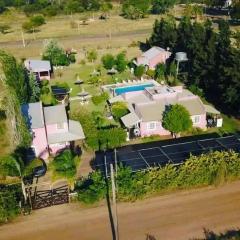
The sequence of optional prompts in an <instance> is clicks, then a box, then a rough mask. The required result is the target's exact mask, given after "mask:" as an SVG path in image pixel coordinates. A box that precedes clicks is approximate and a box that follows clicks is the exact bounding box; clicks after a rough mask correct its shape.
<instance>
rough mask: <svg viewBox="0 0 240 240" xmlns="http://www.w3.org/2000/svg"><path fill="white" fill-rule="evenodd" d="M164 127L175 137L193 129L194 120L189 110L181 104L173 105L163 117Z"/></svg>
mask: <svg viewBox="0 0 240 240" xmlns="http://www.w3.org/2000/svg"><path fill="white" fill-rule="evenodd" d="M162 122H163V127H164V128H165V129H167V130H169V131H170V132H171V133H172V134H173V135H174V137H176V136H177V134H180V133H181V132H184V131H187V130H189V129H190V128H191V127H192V124H193V123H192V120H191V118H190V114H189V112H188V111H187V109H186V108H185V107H184V106H182V105H179V104H175V105H171V106H170V107H169V108H168V109H167V110H166V111H165V113H164V115H163V121H162Z"/></svg>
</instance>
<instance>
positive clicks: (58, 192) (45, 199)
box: [30, 185, 69, 210]
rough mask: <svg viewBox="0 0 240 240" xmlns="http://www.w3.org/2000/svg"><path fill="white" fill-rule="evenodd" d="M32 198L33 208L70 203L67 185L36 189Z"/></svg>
mask: <svg viewBox="0 0 240 240" xmlns="http://www.w3.org/2000/svg"><path fill="white" fill-rule="evenodd" d="M30 200H31V206H32V209H33V210H36V209H40V208H45V207H50V206H53V205H59V204H64V203H69V188H68V186H67V185H65V186H61V187H58V188H53V189H50V190H43V191H35V192H34V194H33V195H31V199H30Z"/></svg>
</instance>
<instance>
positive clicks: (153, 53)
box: [142, 47, 170, 59]
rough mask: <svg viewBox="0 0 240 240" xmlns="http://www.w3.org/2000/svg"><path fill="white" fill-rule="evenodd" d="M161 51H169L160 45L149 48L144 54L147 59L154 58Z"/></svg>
mask: <svg viewBox="0 0 240 240" xmlns="http://www.w3.org/2000/svg"><path fill="white" fill-rule="evenodd" d="M161 52H168V51H167V50H165V49H163V48H160V47H152V48H150V49H149V50H147V51H146V52H145V53H143V55H142V56H143V57H146V58H147V59H152V58H154V57H156V56H157V55H158V54H159V53H161ZM169 53H170V52H169Z"/></svg>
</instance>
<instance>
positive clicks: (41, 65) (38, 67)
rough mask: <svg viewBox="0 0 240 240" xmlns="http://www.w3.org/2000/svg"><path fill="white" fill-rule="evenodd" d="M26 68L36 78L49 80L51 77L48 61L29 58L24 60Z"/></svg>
mask: <svg viewBox="0 0 240 240" xmlns="http://www.w3.org/2000/svg"><path fill="white" fill-rule="evenodd" d="M24 65H25V67H26V69H27V70H28V71H29V72H31V73H33V74H34V75H35V76H36V78H37V80H44V79H46V80H50V79H51V70H52V68H51V64H50V62H49V61H42V60H30V59H27V60H25V61H24Z"/></svg>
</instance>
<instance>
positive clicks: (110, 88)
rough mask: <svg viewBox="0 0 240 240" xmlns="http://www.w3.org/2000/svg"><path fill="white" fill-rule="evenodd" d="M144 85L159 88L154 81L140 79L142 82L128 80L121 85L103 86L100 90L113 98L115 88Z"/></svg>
mask: <svg viewBox="0 0 240 240" xmlns="http://www.w3.org/2000/svg"><path fill="white" fill-rule="evenodd" d="M145 84H153V85H154V86H160V84H159V83H158V82H156V81H155V80H154V79H142V80H128V81H123V82H122V83H115V84H109V85H104V86H102V90H103V91H106V92H108V93H110V95H111V96H112V97H114V96H115V91H114V90H115V89H116V88H122V87H131V86H139V85H145Z"/></svg>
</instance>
